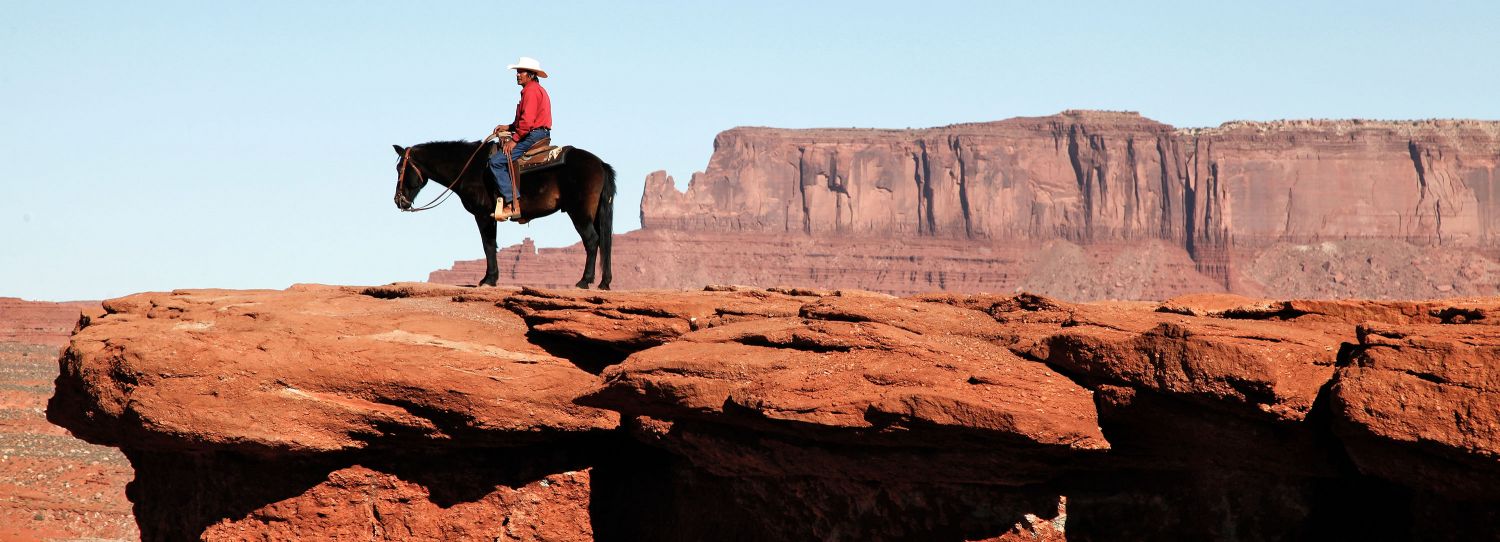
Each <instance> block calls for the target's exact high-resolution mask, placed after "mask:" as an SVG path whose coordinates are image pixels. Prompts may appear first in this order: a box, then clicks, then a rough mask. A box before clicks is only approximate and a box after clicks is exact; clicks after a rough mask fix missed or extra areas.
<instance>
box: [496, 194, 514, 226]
mask: <svg viewBox="0 0 1500 542" xmlns="http://www.w3.org/2000/svg"><path fill="white" fill-rule="evenodd" d="M515 215H516V211H515V209H514V206H513V205H512V204H509V203H506V202H505V198H495V214H494V215H493V216H494V218H495V221H496V222H505V221H506V220H510V219H511V217H513V216H515Z"/></svg>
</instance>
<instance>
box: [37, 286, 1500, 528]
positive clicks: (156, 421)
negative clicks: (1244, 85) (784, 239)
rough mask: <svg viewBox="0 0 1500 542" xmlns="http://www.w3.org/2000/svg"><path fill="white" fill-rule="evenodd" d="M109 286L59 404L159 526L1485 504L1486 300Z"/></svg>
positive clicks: (876, 523)
mask: <svg viewBox="0 0 1500 542" xmlns="http://www.w3.org/2000/svg"><path fill="white" fill-rule="evenodd" d="M103 306H104V308H105V310H106V312H107V314H105V315H103V316H99V317H96V318H93V319H92V320H90V321H86V322H85V324H86V325H84V326H82V327H81V328H80V329H79V330H78V331H77V332H76V333H75V334H74V336H73V337H72V343H71V346H70V347H69V348H68V349H67V350H66V351H65V352H64V354H63V355H62V357H61V360H60V365H61V371H60V376H59V377H58V380H57V386H56V389H57V392H56V395H55V396H54V397H53V398H52V400H51V402H50V404H49V409H48V419H49V420H51V421H52V422H53V423H56V424H58V425H61V426H64V427H66V428H68V429H69V430H70V431H72V432H73V434H75V435H77V436H79V437H80V438H84V439H86V440H88V441H90V442H94V443H101V444H106V445H110V446H115V447H119V448H121V449H122V450H123V451H124V453H125V456H126V457H128V458H129V459H130V461H131V465H132V466H133V467H134V469H135V471H136V481H135V482H134V483H133V484H132V485H131V489H130V493H129V495H130V498H131V499H132V501H133V502H134V504H135V513H136V518H137V521H138V522H139V526H140V532H141V536H142V538H143V539H147V540H175V539H182V538H200V539H207V540H231V539H244V538H267V537H269V538H332V537H339V538H344V537H354V538H358V537H364V536H367V535H368V536H372V537H374V538H376V539H483V540H496V539H499V540H515V539H520V540H589V539H606V540H608V539H616V540H622V539H623V540H701V539H727V540H766V539H827V540H886V539H923V540H1031V539H1046V540H1069V539H1071V540H1116V539H1218V538H1222V537H1223V536H1224V533H1225V532H1226V531H1225V529H1226V528H1230V527H1232V529H1233V531H1234V533H1235V536H1234V539H1237V540H1285V539H1322V538H1333V539H1352V538H1357V539H1424V538H1426V539H1454V538H1460V539H1462V538H1474V537H1476V536H1477V537H1480V538H1482V537H1483V535H1485V534H1492V533H1490V531H1489V530H1488V526H1490V525H1493V524H1495V522H1496V521H1500V513H1497V512H1496V511H1495V510H1500V507H1495V506H1493V505H1494V504H1495V502H1497V500H1500V493H1497V492H1496V490H1495V489H1494V488H1496V487H1500V467H1497V465H1500V463H1497V457H1500V432H1497V430H1496V427H1497V424H1500V401H1497V400H1496V399H1495V392H1496V391H1500V386H1497V384H1496V382H1497V381H1500V380H1497V378H1500V377H1497V374H1500V373H1497V371H1500V362H1497V360H1500V325H1496V324H1497V321H1496V317H1495V316H1494V315H1495V314H1500V312H1497V311H1500V301H1497V300H1495V299H1491V298H1467V299H1452V300H1438V301H1348V300H1340V301H1308V300H1268V299H1256V298H1248V297H1238V296H1223V295H1194V296H1184V297H1181V298H1176V299H1172V300H1168V301H1166V302H1164V303H1149V302H1098V303H1069V302H1064V301H1059V300H1055V299H1050V298H1047V297H1042V296H1036V295H1030V294H1018V295H1010V296H999V295H990V294H979V295H959V294H928V295H921V296H913V297H893V296H890V295H885V294H876V293H870V292H861V291H854V290H842V291H838V290H836V291H821V290H809V289H757V288H748V287H737V286H713V287H708V288H705V289H703V290H701V291H675V290H673V291H669V290H661V291H628V292H589V291H578V290H549V289H532V288H525V289H505V288H481V289H473V288H461V287H452V286H442V285H433V284H409V283H404V284H392V285H387V286H379V287H368V288H367V287H339V286H318V285H300V286H295V287H292V288H290V289H288V290H284V291H270V290H265V291H232V290H182V291H176V292H169V293H149V294H138V295H133V296H129V297H124V298H120V299H114V300H109V301H106V302H104V304H103ZM648 518H649V519H648ZM1226 526H1230V527H1226Z"/></svg>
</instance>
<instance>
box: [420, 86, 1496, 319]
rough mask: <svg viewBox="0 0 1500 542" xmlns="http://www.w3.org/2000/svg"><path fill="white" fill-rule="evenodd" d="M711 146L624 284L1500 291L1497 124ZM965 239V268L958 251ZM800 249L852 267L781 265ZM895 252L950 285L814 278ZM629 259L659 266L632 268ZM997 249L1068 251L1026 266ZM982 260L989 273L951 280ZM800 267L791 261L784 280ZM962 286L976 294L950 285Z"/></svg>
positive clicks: (1054, 290)
mask: <svg viewBox="0 0 1500 542" xmlns="http://www.w3.org/2000/svg"><path fill="white" fill-rule="evenodd" d="M714 149H715V150H714V154H713V156H712V158H711V159H710V160H709V164H708V168H707V169H706V170H705V171H704V172H702V173H698V174H695V175H693V178H692V180H691V182H690V183H689V185H688V188H687V191H686V192H679V191H678V190H677V189H676V187H675V186H674V183H673V181H672V179H671V178H669V177H667V176H666V175H665V174H664V173H661V172H658V173H654V174H652V175H651V176H649V177H648V178H647V179H646V189H645V192H644V195H643V197H642V200H641V224H642V226H643V231H644V232H649V234H643V233H638V234H627V235H625V236H621V240H620V242H618V243H617V245H616V246H617V248H619V249H620V250H621V251H622V252H625V253H626V254H625V256H623V257H622V258H621V259H620V260H618V262H619V263H620V264H622V267H624V268H625V274H624V276H623V277H622V280H620V281H618V282H617V284H620V285H621V286H622V287H663V286H665V287H679V288H680V287H690V286H692V285H693V284H699V283H703V282H738V281H740V279H739V278H738V277H737V276H734V275H731V274H730V272H728V271H727V269H729V268H765V269H768V271H766V273H771V274H776V273H780V274H784V275H790V278H794V279H800V280H787V281H786V282H781V283H766V282H753V283H750V284H756V285H761V286H773V285H776V284H795V285H800V286H819V287H853V288H863V289H872V290H877V291H883V292H889V293H896V294H906V293H910V292H914V291H939V290H944V291H962V292H981V291H989V292H1010V291H1014V290H1015V289H1017V288H1020V289H1024V290H1026V291H1034V292H1045V293H1048V294H1051V295H1056V296H1060V297H1063V298H1065V299H1074V300H1092V299H1108V298H1124V299H1165V298H1166V297H1170V296H1172V295H1175V294H1176V293H1177V291H1174V290H1171V289H1161V288H1157V287H1156V286H1153V285H1150V284H1148V283H1150V282H1153V280H1159V281H1160V282H1163V283H1184V282H1187V283H1193V284H1194V285H1195V286H1194V289H1196V290H1198V291H1203V290H1208V289H1215V290H1219V291H1229V292H1235V293H1241V294H1247V295H1268V296H1273V297H1318V298H1339V297H1371V298H1398V299H1399V298H1433V297H1446V296H1451V295H1494V294H1496V293H1500V292H1497V290H1496V287H1495V284H1496V283H1497V282H1500V264H1497V263H1496V260H1497V259H1500V241H1497V239H1496V237H1495V235H1494V234H1493V232H1494V231H1495V229H1496V226H1497V225H1500V222H1497V221H1500V214H1497V212H1496V210H1497V208H1496V200H1497V197H1500V196H1497V189H1500V174H1497V164H1500V123H1495V122H1480V121H1411V122H1384V121H1360V120H1338V121H1278V122H1234V123H1227V124H1225V125H1223V126H1220V127H1218V128H1212V129H1175V128H1173V127H1171V126H1167V125H1165V124H1161V123H1158V122H1155V121H1152V120H1149V119H1146V118H1143V117H1141V116H1139V115H1136V114H1134V113H1112V112H1098V111H1067V112H1064V113H1061V114H1058V115H1054V116H1050V117H1037V118H1017V119H1010V120H1005V121H999V122H990V123H976V124H960V125H953V126H945V127H941V128H930V129H921V130H864V129H847V130H830V129H816V130H784V129H773V128H735V129H732V130H728V131H725V132H723V133H721V134H719V136H718V137H717V138H716V139H715V141H714ZM724 234H732V235H738V236H739V237H732V236H731V237H725V236H724ZM662 235H670V236H672V237H674V238H675V239H678V240H682V241H683V242H685V243H689V244H691V243H695V242H696V243H701V244H704V245H718V246H720V247H721V248H723V249H724V256H722V257H718V258H713V259H702V258H695V261H696V262H699V263H694V264H693V265H692V266H689V267H685V268H684V267H681V266H671V265H667V266H665V267H662V266H661V264H660V263H659V262H664V261H665V262H670V261H671V260H673V258H674V256H675V255H676V252H675V251H674V248H673V247H671V246H662V245H659V244H654V240H655V239H657V238H659V237H660V236H662ZM746 238H756V239H759V240H758V241H754V242H750V243H743V242H742V241H741V240H743V239H746ZM955 240H957V241H964V242H966V243H968V244H967V245H965V246H967V247H969V249H968V250H962V249H961V250H960V251H959V252H957V253H950V252H949V251H948V247H951V246H954V245H953V243H952V242H951V241H955ZM798 243H802V244H804V245H813V246H817V245H822V244H827V245H832V246H836V250H835V249H828V250H818V249H812V250H806V251H804V252H801V253H796V252H787V251H785V250H781V249H780V248H773V247H774V246H776V245H781V246H786V245H796V244H798ZM633 245H638V247H636V248H635V249H632V246H633ZM889 246H894V247H896V251H897V252H901V253H904V254H907V255H910V256H913V257H915V258H916V260H914V261H913V262H912V264H911V265H909V266H908V267H910V268H914V269H924V268H934V267H942V268H943V271H944V275H946V276H942V277H939V276H933V277H931V278H925V277H921V278H918V279H917V280H915V281H909V282H904V283H903V282H902V281H891V280H889V279H885V278H881V279H871V278H859V275H862V274H871V273H880V272H885V271H893V272H895V273H898V274H899V273H901V272H902V270H900V269H890V266H899V265H900V264H899V263H892V262H874V261H865V262H858V261H848V262H842V263H843V264H847V265H848V266H847V267H842V268H839V269H838V272H836V273H820V272H819V271H818V270H820V269H825V268H826V267H827V266H826V265H825V264H824V263H822V262H820V261H819V258H820V257H822V256H823V255H827V254H838V255H847V256H850V257H852V258H860V257H862V256H863V255H866V254H870V253H872V252H880V251H882V249H883V247H889ZM926 247H934V248H932V249H928V248H926ZM1157 247H1161V248H1157ZM574 250H575V251H576V249H574ZM632 250H635V251H636V252H639V253H643V254H649V256H646V257H642V258H640V259H635V256H633V255H632V254H631V251H632ZM688 250H689V251H691V249H688ZM980 251H987V252H1007V251H1010V252H1014V253H1016V254H1022V255H1025V254H1037V253H1041V252H1052V253H1053V254H1052V255H1051V256H1043V257H1037V258H1033V259H1031V260H1030V261H1024V259H1022V258H1014V257H1012V258H987V257H985V256H984V255H983V254H980ZM1059 251H1061V253H1059ZM1141 251H1150V252H1152V253H1153V257H1154V258H1155V259H1156V260H1157V261H1160V262H1164V263H1166V264H1167V265H1169V266H1174V267H1175V266H1178V265H1179V262H1182V261H1189V262H1191V263H1192V267H1193V274H1196V275H1198V276H1197V277H1194V276H1192V275H1187V274H1180V273H1175V272H1172V273H1167V274H1166V275H1165V276H1160V275H1159V274H1160V273H1161V270H1157V269H1145V268H1142V266H1140V265H1138V264H1136V262H1134V261H1133V260H1131V259H1129V258H1127V259H1126V260H1125V261H1115V257H1116V256H1117V255H1120V254H1128V253H1133V252H1141ZM965 253H967V254H970V255H974V256H976V259H975V261H973V262H970V263H967V264H961V263H960V264H958V265H956V266H955V265H947V264H951V263H954V262H955V261H956V260H958V259H959V258H954V257H953V256H961V255H965ZM799 254H806V255H807V258H808V259H806V260H797V259H795V258H796V257H797V256H798V255H799ZM1074 254H1077V255H1079V256H1072V255H1074ZM742 255H743V256H742ZM695 256H696V254H695ZM783 256H791V257H792V258H793V259H792V260H790V261H777V258H781V257H783ZM575 258H576V259H578V260H579V261H580V262H581V257H577V256H571V255H570V256H569V260H568V261H567V262H566V263H563V262H558V263H557V264H556V265H555V266H554V265H551V264H548V265H544V266H539V269H546V270H548V271H547V272H546V273H539V272H535V271H528V270H523V269H521V268H516V267H511V266H507V267H506V268H507V269H514V270H515V271H513V273H514V274H515V277H516V279H515V280H514V281H513V282H509V283H510V284H537V283H541V282H548V283H559V284H565V283H566V282H565V281H562V280H558V279H556V278H555V277H556V271H552V270H553V269H556V268H562V269H567V268H568V267H571V266H577V265H579V264H578V263H573V261H572V259H575ZM1069 258H1071V259H1069ZM716 261H724V264H723V265H717V263H716ZM763 261H764V263H762V262H763ZM1085 261H1088V262H1089V264H1090V265H1088V266H1087V268H1084V266H1082V265H1081V264H1082V263H1083V262H1085ZM938 264H942V265H941V266H939V265H938ZM633 267H640V268H641V269H642V271H640V272H638V273H637V274H638V275H639V277H632V276H631V273H632V272H633V271H632V269H633ZM713 267H719V268H721V269H711V268H713ZM471 268H472V264H469V263H468V262H460V263H459V264H457V265H455V268H454V269H453V271H454V274H434V276H433V278H432V280H434V281H440V282H463V281H472V280H474V279H473V278H471V275H473V272H472V271H470V270H469V269H471ZM704 274H707V275H709V277H708V279H707V280H706V281H696V282H695V281H693V280H688V279H683V280H680V281H676V282H673V281H674V279H675V277H679V276H683V275H704ZM744 274H747V273H740V275H744ZM845 274H848V275H852V277H851V276H842V275H845ZM799 275H800V276H799ZM962 275H968V276H970V277H972V278H969V279H957V280H953V277H957V276H962ZM1158 276H1160V278H1157V279H1154V278H1153V277H1158ZM1028 277H1032V278H1033V279H1032V280H1027V278H1028ZM759 278H766V277H759ZM1038 279H1044V280H1045V282H1047V283H1046V284H1039V282H1043V280H1038ZM1116 283H1118V285H1116ZM1200 283H1201V284H1206V286H1205V285H1200Z"/></svg>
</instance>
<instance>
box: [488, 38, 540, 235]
mask: <svg viewBox="0 0 1500 542" xmlns="http://www.w3.org/2000/svg"><path fill="white" fill-rule="evenodd" d="M507 67H508V68H509V69H512V70H516V84H517V85H520V86H521V102H520V103H519V104H516V120H515V121H514V122H512V123H510V124H501V125H499V126H496V127H495V131H494V133H493V134H491V135H493V136H495V137H497V138H499V139H500V141H501V147H500V148H501V152H497V153H495V155H494V156H492V157H490V171H492V172H494V174H495V185H496V188H497V189H498V190H499V192H500V198H499V199H497V200H495V220H510V219H511V218H515V217H517V216H520V214H521V212H520V210H519V209H517V208H516V204H515V195H514V194H513V190H512V188H511V173H513V172H511V171H510V169H509V168H508V167H507V166H506V164H507V158H509V161H517V160H520V159H521V155H522V154H524V153H525V152H526V151H527V150H528V149H531V147H532V146H534V145H536V143H537V142H538V141H541V140H543V139H546V138H547V137H548V136H550V135H552V99H551V98H549V97H547V90H546V89H544V88H542V85H541V83H540V82H538V81H537V79H538V78H545V77H547V72H545V71H543V70H542V65H541V63H540V62H537V60H536V59H534V58H531V57H524V56H523V57H521V59H520V60H518V61H516V63H515V64H511V65H510V66H507Z"/></svg>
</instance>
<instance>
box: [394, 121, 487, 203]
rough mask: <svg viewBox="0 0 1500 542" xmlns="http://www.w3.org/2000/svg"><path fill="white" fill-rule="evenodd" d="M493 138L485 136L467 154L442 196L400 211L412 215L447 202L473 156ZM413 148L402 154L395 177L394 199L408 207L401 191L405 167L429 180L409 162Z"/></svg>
mask: <svg viewBox="0 0 1500 542" xmlns="http://www.w3.org/2000/svg"><path fill="white" fill-rule="evenodd" d="M494 136H495V134H490V135H489V136H486V137H485V138H484V140H483V141H480V142H479V145H478V146H476V147H474V152H472V153H469V159H468V160H467V161H465V162H464V167H463V169H460V170H458V175H457V176H455V177H454V178H453V183H452V184H449V185H448V186H447V188H446V189H444V190H443V193H442V194H438V195H437V197H435V198H432V201H429V202H427V204H426V205H423V206H420V207H410V208H406V209H402V211H406V212H412V213H415V212H417V211H426V210H428V209H431V208H433V207H437V206H439V205H442V204H443V202H444V201H448V198H449V197H450V196H452V195H453V191H454V189H456V188H458V185H460V184H462V183H463V182H464V173H468V171H469V166H470V165H473V164H474V157H475V156H479V151H480V149H483V148H484V145H485V143H489V142H490V138H492V137H494ZM413 148H414V147H407V148H406V152H404V153H402V154H401V173H399V174H397V175H396V197H398V198H401V201H405V202H406V203H407V204H408V205H409V204H411V201H409V200H407V199H406V193H405V191H404V190H403V189H405V188H406V167H407V166H411V169H414V170H416V171H417V175H418V176H419V178H421V179H429V178H430V177H428V176H427V174H426V173H422V168H419V167H417V163H416V162H413V161H412V160H411V150H412V149H413Z"/></svg>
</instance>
